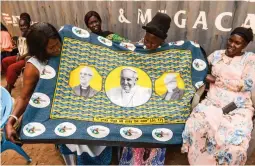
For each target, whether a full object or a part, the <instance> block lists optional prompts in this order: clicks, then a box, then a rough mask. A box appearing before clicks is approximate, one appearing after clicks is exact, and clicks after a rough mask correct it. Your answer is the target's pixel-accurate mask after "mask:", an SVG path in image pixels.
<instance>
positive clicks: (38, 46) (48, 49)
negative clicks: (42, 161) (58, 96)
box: [5, 22, 111, 165]
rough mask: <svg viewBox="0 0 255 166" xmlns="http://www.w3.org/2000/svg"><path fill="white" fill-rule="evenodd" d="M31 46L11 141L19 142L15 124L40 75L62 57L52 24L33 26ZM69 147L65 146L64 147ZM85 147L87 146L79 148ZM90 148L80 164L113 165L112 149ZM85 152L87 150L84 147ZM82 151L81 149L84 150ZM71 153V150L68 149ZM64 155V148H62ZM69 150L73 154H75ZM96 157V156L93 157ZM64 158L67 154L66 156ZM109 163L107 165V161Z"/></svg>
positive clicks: (11, 121) (8, 132) (9, 133)
mask: <svg viewBox="0 0 255 166" xmlns="http://www.w3.org/2000/svg"><path fill="white" fill-rule="evenodd" d="M27 46H28V50H29V54H30V55H33V57H32V58H30V59H29V60H28V61H27V63H26V67H25V71H24V76H23V77H24V82H23V88H22V91H21V95H20V97H19V98H18V100H17V104H16V107H15V108H14V110H13V112H12V114H11V115H10V116H9V120H8V121H7V123H6V126H5V129H6V135H7V139H9V140H10V141H12V142H14V143H15V140H16V139H17V138H18V137H17V132H16V130H15V129H14V127H13V126H14V124H15V123H16V122H17V121H18V118H19V117H20V116H21V115H22V114H23V113H24V112H25V110H26V107H27V105H28V103H29V100H30V98H31V96H32V94H33V92H34V89H35V87H36V85H37V83H38V81H39V78H40V75H41V74H43V71H44V68H45V66H46V65H47V63H48V60H49V59H50V58H52V57H54V56H58V55H59V54H60V52H61V47H62V44H61V38H60V35H59V34H58V31H57V30H56V29H55V28H54V27H53V26H52V25H51V24H49V23H43V22H40V23H36V24H33V25H32V26H31V27H30V28H29V30H28V33H27ZM64 146H65V145H64ZM76 146H79V147H81V148H82V147H83V146H86V145H82V146H80V145H76ZM86 147H87V149H86V150H87V153H83V155H81V156H77V161H78V162H77V165H84V164H92V165H93V164H94V165H96V164H98V163H100V161H103V163H102V164H109V163H110V161H111V151H110V152H109V151H107V150H111V149H106V150H105V149H104V148H103V147H102V148H101V151H100V152H99V151H98V150H95V149H90V147H89V146H86ZM83 149H84V148H83ZM83 149H79V150H83ZM67 150H69V149H67ZM61 152H63V149H61ZM73 153H74V152H71V151H70V150H69V154H73ZM91 153H92V154H95V156H93V155H91ZM63 155H66V153H64V154H63ZM105 161H106V162H105Z"/></svg>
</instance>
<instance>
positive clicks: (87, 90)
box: [73, 66, 98, 98]
mask: <svg viewBox="0 0 255 166" xmlns="http://www.w3.org/2000/svg"><path fill="white" fill-rule="evenodd" d="M93 76H94V73H93V71H92V69H91V68H90V67H88V66H85V67H83V68H82V69H81V70H80V75H79V78H80V84H79V85H78V86H75V87H73V91H74V93H75V94H76V95H78V96H83V97H85V98H89V97H93V96H94V95H95V94H96V93H97V92H98V91H97V90H95V89H93V88H92V87H91V86H90V81H91V80H92V78H93Z"/></svg>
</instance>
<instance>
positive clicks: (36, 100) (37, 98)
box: [29, 92, 50, 108]
mask: <svg viewBox="0 0 255 166" xmlns="http://www.w3.org/2000/svg"><path fill="white" fill-rule="evenodd" d="M29 104H30V105H32V106H33V107H36V108H44V107H47V106H48V105H49V104H50V98H49V97H48V96H47V95H46V94H44V93H40V92H35V93H34V94H33V95H32V97H31V98H30V101H29Z"/></svg>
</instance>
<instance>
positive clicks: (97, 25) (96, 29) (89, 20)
mask: <svg viewBox="0 0 255 166" xmlns="http://www.w3.org/2000/svg"><path fill="white" fill-rule="evenodd" d="M84 22H85V24H86V26H87V28H89V29H90V30H91V32H93V33H95V34H97V35H98V36H103V37H105V38H107V39H109V40H112V41H113V42H129V40H127V39H125V38H123V37H121V36H119V35H117V34H115V33H113V32H110V31H103V30H102V28H101V26H102V19H101V17H100V15H99V14H98V13H97V12H95V11H89V12H88V13H87V14H86V15H85V17H84Z"/></svg>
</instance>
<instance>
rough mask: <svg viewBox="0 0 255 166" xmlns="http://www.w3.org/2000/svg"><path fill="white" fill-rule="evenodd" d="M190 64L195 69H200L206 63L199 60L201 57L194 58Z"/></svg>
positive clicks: (202, 68)
mask: <svg viewBox="0 0 255 166" xmlns="http://www.w3.org/2000/svg"><path fill="white" fill-rule="evenodd" d="M192 66H193V67H194V69H196V70H197V71H202V70H204V69H205V68H206V63H205V61H203V60H201V59H195V60H194V61H193V63H192Z"/></svg>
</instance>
